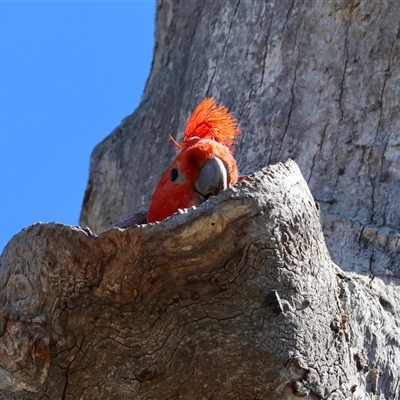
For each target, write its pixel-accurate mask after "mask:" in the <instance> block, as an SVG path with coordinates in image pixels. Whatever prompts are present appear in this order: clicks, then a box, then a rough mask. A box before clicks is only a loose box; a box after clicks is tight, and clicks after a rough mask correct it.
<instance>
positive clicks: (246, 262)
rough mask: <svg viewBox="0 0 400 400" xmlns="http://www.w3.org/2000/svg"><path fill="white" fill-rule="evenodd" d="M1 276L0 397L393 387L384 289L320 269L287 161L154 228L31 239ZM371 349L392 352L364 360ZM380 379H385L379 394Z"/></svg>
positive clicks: (317, 243) (341, 391) (317, 395)
mask: <svg viewBox="0 0 400 400" xmlns="http://www.w3.org/2000/svg"><path fill="white" fill-rule="evenodd" d="M1 263H2V264H1V265H2V269H1V271H2V276H1V281H0V282H1V287H0V290H1V293H2V295H1V304H2V305H3V306H2V311H3V312H2V315H3V317H2V332H1V333H2V339H1V342H0V343H1V346H0V348H1V349H2V353H1V358H0V359H1V362H0V365H1V369H0V371H1V373H0V376H1V377H2V379H1V382H2V383H1V384H0V389H1V390H2V392H1V393H2V395H0V398H1V399H5V398H7V399H10V398H15V399H18V398H27V399H39V398H43V397H46V396H47V397H48V398H51V399H118V400H119V399H178V398H181V399H204V398H207V399H211V398H215V399H237V398H239V397H240V398H245V399H296V398H299V397H302V398H305V399H348V398H357V399H361V398H366V397H363V395H365V393H368V396H370V397H368V398H371V399H372V398H375V397H374V396H373V394H374V393H375V394H376V393H380V392H381V393H382V395H388V394H390V393H393V390H395V389H396V379H398V377H399V371H400V354H399V347H398V345H399V343H398V338H399V336H398V335H399V329H398V328H396V327H395V325H394V324H393V321H392V318H393V315H392V314H393V312H394V306H395V305H394V304H391V303H390V302H389V300H387V299H388V296H387V295H386V294H385V293H384V291H383V288H382V286H381V284H380V283H378V282H372V283H370V282H368V283H370V285H369V286H368V289H366V288H365V287H364V286H365V280H363V279H362V278H360V277H351V276H349V275H347V274H346V273H344V272H342V271H341V270H340V269H339V268H337V267H336V266H335V265H334V264H333V263H332V261H331V260H330V257H329V254H328V251H327V249H326V247H325V244H324V238H323V235H322V231H321V229H320V225H319V212H318V207H317V205H316V204H315V203H314V200H313V198H312V196H311V194H310V192H309V190H308V188H307V184H306V182H305V181H304V180H303V179H302V176H301V173H300V171H299V170H298V168H297V166H296V164H295V163H294V162H292V161H289V162H287V163H286V164H278V165H276V166H272V167H269V168H266V169H264V170H262V171H260V172H258V173H256V174H254V175H251V176H249V177H248V178H246V179H244V180H243V181H242V182H240V183H239V184H237V185H236V186H235V187H233V188H231V189H228V190H226V191H224V192H223V193H221V195H219V196H217V197H215V198H213V199H212V200H210V201H207V202H206V203H204V204H203V205H202V206H200V207H199V208H197V209H190V210H189V211H187V212H184V213H181V214H177V215H174V216H173V217H172V218H170V219H168V220H166V221H165V222H163V223H160V224H150V225H141V226H134V227H131V228H127V229H122V230H121V229H120V228H112V229H110V230H108V231H105V232H103V233H102V234H101V235H99V236H98V237H96V236H94V235H93V234H91V233H90V232H89V231H88V230H83V229H81V228H73V227H69V226H65V225H60V224H36V225H33V226H32V227H30V228H28V229H26V230H24V231H23V232H21V233H20V234H19V235H18V236H16V237H15V238H14V239H13V240H12V241H11V242H10V243H9V245H8V246H7V248H6V251H5V253H4V254H3V256H2V259H1ZM381 299H384V300H381ZM380 301H381V302H382V301H384V304H383V306H384V307H385V310H383V309H382V306H381V303H380ZM377 324H379V325H380V327H379V330H376V326H377ZM364 332H366V333H367V335H366V336H365V339H366V340H367V343H364V342H363V340H364ZM373 338H374V340H376V341H377V342H379V343H380V344H382V345H384V344H385V343H386V341H390V342H391V346H390V347H389V346H388V347H384V346H383V347H382V348H381V349H380V351H379V353H378V352H376V354H371V348H372V347H371V345H373V343H372V340H373ZM368 340H371V342H368ZM395 344H396V345H397V346H395ZM382 358H383V360H384V361H382ZM372 365H377V366H378V365H379V368H380V369H379V371H378V370H376V373H375V372H374V371H375V369H373V368H372ZM382 371H384V373H385V375H384V376H392V377H393V378H396V379H393V380H391V381H389V380H387V379H385V378H383V379H382V380H381V381H379V379H378V377H379V376H378V375H379V373H380V372H382ZM374 374H375V375H376V376H375V375H374ZM374 379H375V381H374ZM352 396H353V397H352Z"/></svg>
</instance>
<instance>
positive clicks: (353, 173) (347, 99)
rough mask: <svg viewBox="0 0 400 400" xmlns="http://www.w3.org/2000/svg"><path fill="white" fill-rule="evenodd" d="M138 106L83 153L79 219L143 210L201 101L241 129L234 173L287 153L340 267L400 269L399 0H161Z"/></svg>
mask: <svg viewBox="0 0 400 400" xmlns="http://www.w3.org/2000/svg"><path fill="white" fill-rule="evenodd" d="M156 25H157V30H156V45H155V52H154V60H153V67H152V71H151V74H150V77H149V80H148V82H147V86H146V90H145V92H144V94H143V98H142V103H141V105H140V106H139V108H138V109H137V110H136V111H135V112H134V113H133V114H132V115H131V116H129V117H128V118H126V119H125V120H124V121H123V122H122V124H121V125H120V126H119V127H118V128H117V129H116V130H115V131H114V132H113V134H112V135H110V136H109V137H108V138H107V139H105V140H104V141H103V142H102V143H101V144H99V145H98V146H97V147H96V149H95V151H94V153H93V155H92V160H91V170H90V177H89V183H88V189H87V192H86V197H85V201H84V205H83V211H82V216H81V224H82V225H88V226H90V227H91V228H92V229H93V230H94V231H96V232H101V231H102V230H104V229H106V228H108V227H109V226H111V225H112V224H115V223H117V222H118V221H120V220H122V219H124V218H126V217H127V216H128V215H130V214H132V213H133V212H135V211H136V210H138V209H140V208H147V205H148V202H149V199H150V196H151V193H152V190H153V188H154V186H155V185H156V184H157V181H158V179H159V177H160V175H161V173H162V171H163V170H164V169H165V168H166V167H167V166H168V165H169V164H170V162H171V161H172V158H173V157H174V150H173V145H172V144H171V143H170V141H169V140H168V134H170V133H171V134H172V135H173V136H175V137H176V138H178V139H180V138H181V135H182V132H183V128H184V125H185V122H186V119H187V117H188V116H189V114H190V112H191V111H193V109H194V108H195V107H196V105H197V104H198V102H199V101H200V100H201V99H203V98H204V97H207V96H215V97H216V98H217V99H218V101H220V102H221V103H223V104H225V105H226V106H228V107H229V108H230V109H231V111H232V112H233V113H234V114H235V115H236V116H237V118H238V120H239V124H240V128H241V130H242V132H243V134H242V137H241V139H240V143H239V146H238V150H237V153H236V158H237V160H238V165H239V168H240V171H241V173H242V174H248V173H250V172H253V171H257V170H259V169H261V168H263V167H264V166H266V165H269V164H273V163H276V162H278V161H284V160H286V159H287V158H292V159H294V160H295V161H296V162H297V164H298V165H299V167H300V170H301V171H302V174H303V176H304V178H305V179H306V181H307V183H308V184H309V186H310V189H311V192H312V193H313V195H314V197H315V199H316V200H317V201H318V202H319V203H320V205H321V209H322V214H323V225H324V234H325V238H326V240H327V244H328V249H329V251H330V253H331V255H332V257H333V259H334V261H335V262H336V263H337V264H338V265H340V266H341V267H342V268H343V269H345V270H348V271H357V272H360V273H362V274H369V275H374V276H380V277H382V278H383V279H386V278H388V277H389V278H392V277H394V278H396V279H397V278H398V277H399V266H400V256H399V254H400V234H399V231H398V227H399V226H400V207H399V206H398V199H399V198H400V175H399V172H398V171H399V170H400V133H399V132H400V103H399V100H398V99H399V98H400V84H399V79H400V46H399V37H400V33H399V32H400V31H399V26H400V7H399V5H398V3H397V2H393V1H391V2H390V1H383V0H382V1H350V0H343V1H323V2H322V1H276V2H272V1H240V0H238V1H215V2H212V1H160V2H159V3H158V8H157V21H156Z"/></svg>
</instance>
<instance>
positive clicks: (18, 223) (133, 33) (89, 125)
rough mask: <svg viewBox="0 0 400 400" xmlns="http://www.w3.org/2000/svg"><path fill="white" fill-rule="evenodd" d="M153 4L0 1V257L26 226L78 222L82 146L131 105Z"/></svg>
mask: <svg viewBox="0 0 400 400" xmlns="http://www.w3.org/2000/svg"><path fill="white" fill-rule="evenodd" d="M155 9H156V5H155V2H154V1H153V0H149V1H141V2H132V1H131V2H7V3H3V2H0V60H1V61H0V221H1V222H0V253H1V251H2V250H3V247H4V246H5V245H6V243H7V242H8V241H9V240H10V239H11V237H12V236H13V235H14V234H16V233H18V232H19V231H20V230H21V229H22V228H24V227H26V226H28V225H30V224H32V223H34V222H37V221H44V222H51V221H56V222H62V223H66V224H71V225H77V224H78V219H79V213H80V210H81V204H82V199H83V195H84V191H85V188H86V183H87V179H88V171H89V161H90V154H91V151H92V150H93V148H94V146H95V145H96V144H97V143H99V142H100V141H101V140H103V139H104V138H105V137H106V136H107V135H109V134H110V133H111V131H112V130H113V129H114V128H115V127H116V126H117V125H118V124H119V123H120V121H121V120H122V119H123V118H124V117H126V116H127V115H129V114H131V113H132V112H133V111H134V110H135V108H136V107H137V106H138V105H139V102H140V97H141V95H142V93H143V89H144V86H145V83H146V80H147V78H148V75H149V73H150V67H151V60H152V55H153V46H154V29H155V27H154V20H155Z"/></svg>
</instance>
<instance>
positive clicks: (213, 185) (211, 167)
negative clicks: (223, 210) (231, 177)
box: [195, 157, 228, 203]
mask: <svg viewBox="0 0 400 400" xmlns="http://www.w3.org/2000/svg"><path fill="white" fill-rule="evenodd" d="M227 187H228V176H227V171H226V168H225V165H224V163H223V162H222V161H221V160H220V159H219V158H218V157H214V158H212V159H211V160H210V161H208V163H207V164H206V165H205V166H204V167H203V168H202V169H201V171H200V174H199V177H198V178H197V180H196V183H195V190H196V192H197V193H198V194H199V195H200V196H198V197H202V199H199V200H201V201H200V203H202V202H204V201H206V200H207V199H208V198H209V197H211V196H216V195H217V194H218V193H219V192H221V191H222V190H225V189H226V188H227Z"/></svg>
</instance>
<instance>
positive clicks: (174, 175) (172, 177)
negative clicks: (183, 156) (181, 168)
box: [169, 168, 179, 182]
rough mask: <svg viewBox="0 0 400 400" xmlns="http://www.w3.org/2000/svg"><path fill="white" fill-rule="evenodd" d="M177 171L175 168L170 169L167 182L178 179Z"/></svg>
mask: <svg viewBox="0 0 400 400" xmlns="http://www.w3.org/2000/svg"><path fill="white" fill-rule="evenodd" d="M178 175H179V174H178V169H177V168H172V169H171V172H170V173H169V180H170V181H171V182H173V181H175V180H176V179H177V178H178Z"/></svg>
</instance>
